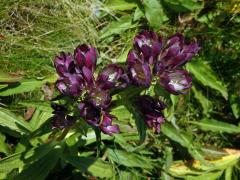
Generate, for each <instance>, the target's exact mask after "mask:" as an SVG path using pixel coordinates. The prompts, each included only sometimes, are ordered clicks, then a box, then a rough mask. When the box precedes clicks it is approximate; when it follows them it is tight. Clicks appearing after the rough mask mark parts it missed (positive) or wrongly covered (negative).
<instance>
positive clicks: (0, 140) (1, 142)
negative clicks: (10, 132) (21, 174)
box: [0, 132, 9, 155]
mask: <svg viewBox="0 0 240 180" xmlns="http://www.w3.org/2000/svg"><path fill="white" fill-rule="evenodd" d="M5 140H6V137H5V136H4V135H3V134H1V132H0V152H1V153H4V154H6V155H7V154H8V153H9V150H8V147H7V144H6V143H5Z"/></svg>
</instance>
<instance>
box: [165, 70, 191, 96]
mask: <svg viewBox="0 0 240 180" xmlns="http://www.w3.org/2000/svg"><path fill="white" fill-rule="evenodd" d="M160 78H161V79H160V84H161V85H162V86H163V87H164V88H165V89H166V90H167V91H169V92H170V93H172V94H174V95H178V94H185V93H187V91H188V89H190V88H191V86H192V78H191V76H190V75H189V73H188V72H187V71H185V70H175V71H171V72H165V73H163V74H162V75H161V77H160Z"/></svg>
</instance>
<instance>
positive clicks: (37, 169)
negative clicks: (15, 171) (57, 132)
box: [16, 147, 61, 180]
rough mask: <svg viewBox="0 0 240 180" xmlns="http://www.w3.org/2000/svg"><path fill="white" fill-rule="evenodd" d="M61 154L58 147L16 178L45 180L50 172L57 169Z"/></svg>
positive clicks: (19, 179) (26, 168) (21, 179)
mask: <svg viewBox="0 0 240 180" xmlns="http://www.w3.org/2000/svg"><path fill="white" fill-rule="evenodd" d="M60 153H61V149H60V147H56V148H55V149H53V150H52V151H50V152H49V153H48V154H46V155H45V156H44V157H43V158H41V159H39V160H38V161H35V162H33V163H32V164H29V165H28V166H27V167H25V168H24V169H23V171H22V172H21V173H20V174H19V175H18V176H17V177H16V179H18V180H26V179H35V180H44V179H45V178H46V177H47V175H48V174H49V172H50V171H51V170H52V169H53V168H54V167H55V165H56V164H57V162H58V159H59V156H60Z"/></svg>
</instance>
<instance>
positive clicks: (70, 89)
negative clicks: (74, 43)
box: [56, 73, 84, 96]
mask: <svg viewBox="0 0 240 180" xmlns="http://www.w3.org/2000/svg"><path fill="white" fill-rule="evenodd" d="M83 86H84V80H83V77H82V76H81V74H69V73H66V74H65V76H63V77H60V78H58V80H57V82H56V87H57V89H58V90H59V92H60V93H62V94H64V95H70V96H78V95H80V94H81V92H82V90H83Z"/></svg>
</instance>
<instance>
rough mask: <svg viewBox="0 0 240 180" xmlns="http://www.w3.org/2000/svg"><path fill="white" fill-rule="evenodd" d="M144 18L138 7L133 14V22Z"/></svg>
mask: <svg viewBox="0 0 240 180" xmlns="http://www.w3.org/2000/svg"><path fill="white" fill-rule="evenodd" d="M143 17H144V12H143V10H142V9H140V7H137V8H136V9H135V12H134V16H133V21H138V20H140V19H141V18H143Z"/></svg>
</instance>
